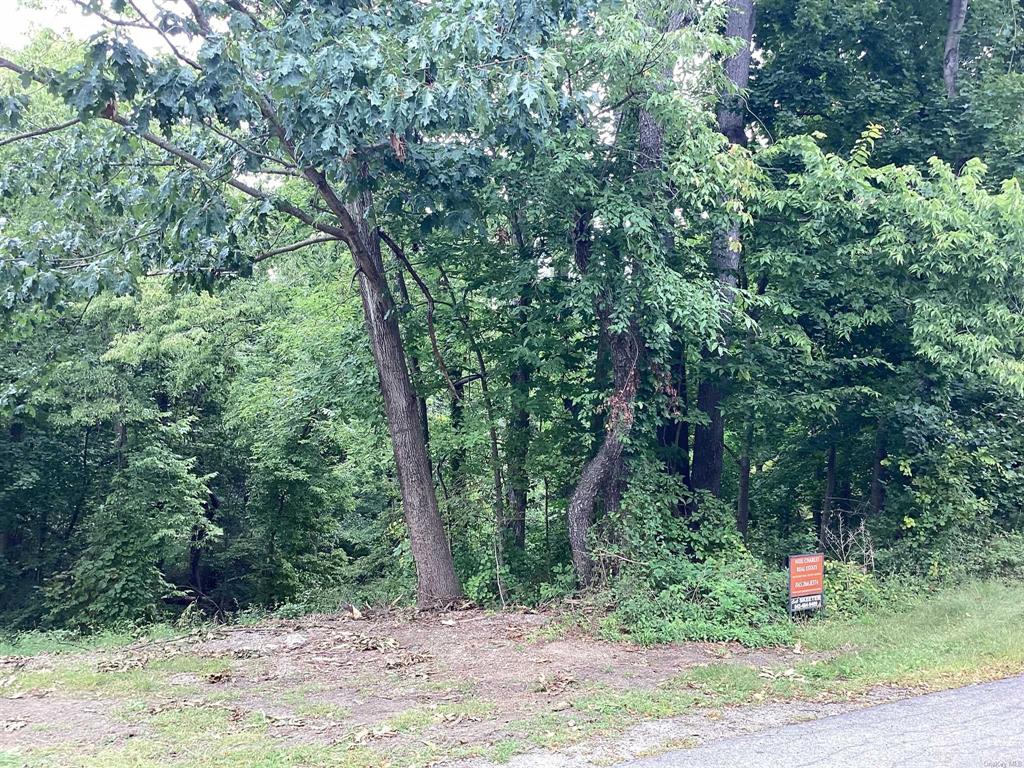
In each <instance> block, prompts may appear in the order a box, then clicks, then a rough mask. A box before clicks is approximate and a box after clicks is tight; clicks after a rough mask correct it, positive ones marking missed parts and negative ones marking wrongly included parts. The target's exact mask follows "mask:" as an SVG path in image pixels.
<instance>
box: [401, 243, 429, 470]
mask: <svg viewBox="0 0 1024 768" xmlns="http://www.w3.org/2000/svg"><path fill="white" fill-rule="evenodd" d="M395 261H396V262H397V261H398V260H397V259H395ZM396 267H397V268H396V270H395V288H397V289H398V298H399V299H401V300H402V304H403V305H404V306H405V307H406V308H409V307H411V306H412V302H411V301H410V300H409V287H408V286H407V285H406V284H405V275H404V274H403V272H402V265H401V264H400V263H399V264H397V265H396ZM399 327H401V326H399ZM409 372H410V374H411V379H412V382H413V389H414V390H415V391H416V407H417V408H418V410H419V413H420V424H422V425H423V439H424V440H425V441H426V443H427V445H430V422H429V421H428V419H427V398H425V397H423V396H422V395H421V394H420V393H419V387H417V384H419V385H420V386H422V382H423V372H422V369H421V368H420V359H419V357H417V356H416V355H409ZM428 459H429V452H428Z"/></svg>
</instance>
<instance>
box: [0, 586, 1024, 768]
mask: <svg viewBox="0 0 1024 768" xmlns="http://www.w3.org/2000/svg"><path fill="white" fill-rule="evenodd" d="M1022 628H1024V585H1013V586H1010V585H1000V584H997V583H985V584H977V585H973V586H970V587H966V588H962V589H959V590H957V591H955V592H946V593H940V594H938V595H934V596H931V597H929V598H928V599H926V600H922V601H920V602H918V603H916V604H915V605H914V606H912V607H911V608H910V609H909V610H906V611H904V612H901V613H888V612H887V613H879V614H877V615H873V616H867V617H862V618H860V619H856V620H845V621H840V620H835V619H833V620H826V621H816V622H811V623H808V624H807V625H805V626H802V627H801V628H800V629H799V630H798V632H797V636H798V638H799V639H798V640H797V641H796V642H795V643H794V645H792V646H788V647H781V648H770V649H760V650H752V649H745V648H742V647H740V646H738V645H734V644H723V643H683V644H676V645H667V646H658V647H652V648H640V647H636V646H631V645H627V644H623V643H611V642H607V641H603V640H600V639H597V638H595V637H594V636H592V635H591V634H590V633H588V632H586V631H585V630H584V629H583V628H582V626H581V623H580V622H579V620H578V617H577V616H576V615H574V614H572V613H565V612H549V613H535V612H511V611H508V612H502V613H488V612H484V611H480V610H468V611H460V612H455V613H451V614H442V615H418V616H417V615H414V614H412V613H410V612H388V613H382V614H379V615H378V614H372V615H367V616H361V617H359V618H356V617H354V616H353V615H351V614H340V615H331V616H324V615H319V616H310V617H306V618H302V619H297V620H268V621H264V622H261V623H259V624H256V625H252V626H225V627H217V628H210V629H206V630H203V631H201V632H194V633H191V634H188V635H184V636H176V637H175V636H171V637H163V638H160V639H151V640H146V641H135V642H133V643H130V644H128V645H121V646H117V647H93V648H81V647H73V648H70V649H60V648H52V647H47V646H46V644H45V643H43V644H42V645H41V646H39V647H32V641H31V640H30V639H23V640H22V641H21V642H20V644H17V645H14V646H9V647H6V648H3V649H0V652H4V653H7V654H8V655H6V656H2V657H0V766H3V768H8V767H13V766H32V767H33V768H35V767H36V766H47V767H48V768H72V767H74V768H99V767H100V766H103V768H128V767H129V766H131V768H155V766H181V767H182V768H184V767H185V766H188V767H189V768H228V766H230V767H231V768H284V767H285V766H288V767H299V766H308V767H310V768H314V767H318V766H345V767H346V768H364V767H365V768H369V767H371V766H373V767H377V766H391V767H392V768H405V767H411V766H426V765H440V764H445V765H448V764H454V765H461V766H484V765H491V764H501V763H509V762H510V761H511V763H512V764H514V765H519V766H532V767H536V768H540V767H541V766H551V767H552V768H554V767H556V766H557V767H558V768H569V767H570V766H571V767H577V766H579V767H582V766H607V765H614V764H615V763H617V762H619V761H621V760H625V759H628V758H632V757H637V756H641V755H647V754H655V753H657V752H659V751H665V750H668V749H673V748H680V747H686V746H692V745H696V744H699V743H703V742H706V741H709V740H714V739H717V738H722V737H726V736H733V735H737V734H741V733H750V732H755V731H758V730H760V729H764V728H769V727H773V726H776V725H781V724H785V723H790V722H797V721H801V720H806V719H811V718H816V717H821V716H825V715H830V714H835V713H838V712H843V711H847V710H850V709H855V708H859V707H863V706H868V705H871V704H875V703H878V702H881V701H888V700H894V699H898V698H903V697H906V696H910V695H915V694H917V693H920V692H923V691H928V690H936V689H940V688H948V687H953V686H957V685H961V684H967V683H971V682H978V681H981V680H989V679H996V678H999V677H1004V676H1008V675H1010V674H1015V673H1019V672H1021V671H1024V631H1022ZM36 651H39V652H36Z"/></svg>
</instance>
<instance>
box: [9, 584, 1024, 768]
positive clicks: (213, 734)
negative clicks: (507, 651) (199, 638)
mask: <svg viewBox="0 0 1024 768" xmlns="http://www.w3.org/2000/svg"><path fill="white" fill-rule="evenodd" d="M896 607H897V608H900V609H901V610H889V611H876V612H873V613H871V614H870V615H866V616H863V617H860V618H854V619H839V618H832V619H822V620H814V621H810V622H807V623H804V624H801V625H800V626H799V627H797V628H796V636H797V638H798V639H799V642H800V644H801V646H802V648H803V649H804V652H803V654H794V653H787V654H786V655H784V656H782V657H780V658H777V659H776V661H775V664H776V666H774V667H773V668H772V670H771V672H770V673H763V671H762V670H759V669H756V668H753V667H750V666H745V665H742V664H738V663H735V662H731V663H730V662H725V661H723V662H721V663H716V664H710V665H707V666H703V667H696V668H693V669H688V670H686V671H685V672H683V673H682V674H680V675H678V676H677V677H675V678H673V679H671V680H669V681H667V682H665V683H664V684H662V685H659V686H658V687H656V688H655V689H653V690H628V689H626V690H622V689H618V688H613V687H609V686H596V685H587V684H586V683H585V682H584V683H581V684H580V685H578V686H577V687H575V688H574V689H572V690H571V692H568V693H567V694H565V697H564V700H565V701H567V702H568V704H569V706H568V707H565V708H563V706H562V705H560V706H559V707H558V709H559V711H550V710H548V711H545V709H546V708H549V707H552V705H553V704H554V702H551V701H549V700H548V699H547V698H545V697H544V696H543V695H541V694H538V695H537V698H536V699H535V700H534V701H532V703H531V706H532V707H533V709H532V710H530V709H526V710H525V712H526V714H524V716H523V719H522V720H520V721H517V722H513V723H511V724H509V725H507V726H505V727H504V728H502V729H498V730H497V735H496V736H495V737H494V738H493V741H491V742H487V741H482V742H480V743H469V744H464V745H461V744H455V743H453V741H452V740H451V739H446V738H445V725H446V724H447V723H450V722H451V720H452V719H454V718H458V717H460V716H463V717H468V718H481V719H483V720H487V719H488V718H489V717H493V716H494V709H495V707H494V705H493V703H492V702H490V701H487V700H484V699H479V698H473V697H469V698H467V699H465V700H464V701H461V702H455V703H446V704H441V705H440V706H437V707H424V706H417V707H413V708H411V709H408V710H406V711H404V712H401V713H399V714H398V715H395V716H394V717H393V718H392V719H391V720H389V721H388V722H386V723H381V724H380V725H382V726H386V729H385V730H387V729H390V731H392V733H391V734H390V735H386V734H385V735H382V736H381V737H380V738H378V737H377V736H371V737H370V738H369V739H368V740H367V741H366V742H365V743H362V742H360V743H353V737H352V736H350V737H349V739H348V740H347V741H346V740H342V741H340V742H336V743H332V744H317V743H309V744H301V743H295V742H292V741H285V740H283V739H281V738H279V737H278V736H276V735H275V732H274V728H273V727H272V725H271V723H270V722H268V721H267V720H266V719H265V718H262V717H259V716H254V715H246V716H243V717H238V716H237V715H233V714H232V711H231V708H230V707H228V706H225V705H224V704H225V702H224V701H221V700H220V699H218V696H219V692H218V691H216V690H207V689H206V688H203V689H202V693H203V696H202V698H201V699H199V701H200V702H202V703H203V704H204V705H203V706H184V705H178V706H175V705H170V706H167V707H165V708H163V709H158V710H157V711H155V712H153V711H152V710H151V709H150V707H149V702H151V701H152V700H153V697H154V696H157V695H158V696H159V697H160V698H161V700H164V701H166V697H167V695H168V694H170V695H171V696H175V695H178V694H180V693H181V692H183V691H187V690H188V688H187V687H184V686H178V687H174V688H169V679H170V678H173V677H174V676H175V675H178V674H182V673H191V674H195V675H205V674H209V673H211V672H219V671H223V670H224V669H226V668H227V667H228V666H229V664H228V663H226V662H224V661H222V660H216V659H206V658H201V657H195V656H188V655H180V656H172V657H169V658H166V659H159V660H154V661H153V662H151V663H150V664H149V665H147V666H146V667H145V668H143V669H137V670H125V671H109V672H98V671H97V670H96V668H95V666H91V665H87V664H83V663H82V662H81V661H79V660H77V659H60V658H54V659H53V663H52V665H50V666H49V667H48V668H46V669H40V670H35V671H22V672H18V673H15V681H14V683H13V688H7V689H6V690H24V689H27V688H30V687H31V688H53V689H56V690H58V691H62V692H71V693H74V694H75V695H85V696H88V697H92V698H98V697H103V698H105V699H109V700H112V701H113V702H114V703H115V704H118V705H119V708H118V709H117V710H116V711H117V713H118V716H119V717H121V718H123V719H126V720H129V721H131V722H133V723H137V724H138V726H139V727H138V735H137V736H136V737H135V738H132V739H131V740H129V741H125V742H123V743H120V744H117V745H114V746H101V745H97V746H93V747H85V748H83V747H78V746H76V747H61V748H52V749H35V750H30V751H24V752H21V753H19V754H12V753H7V754H6V755H5V753H3V752H0V768H13V767H14V766H18V768H21V767H22V766H27V767H28V768H44V767H45V768H157V766H159V767H160V768H165V767H166V768H327V766H331V767H332V768H333V767H334V766H346V768H371V767H373V768H376V766H381V765H388V766H389V767H390V768H414V767H415V766H423V765H427V764H430V763H431V762H436V761H439V760H441V759H448V760H454V759H457V758H469V757H477V756H487V757H488V758H489V759H491V760H494V761H495V762H507V761H508V760H510V759H511V758H512V757H513V756H515V755H517V754H520V753H522V752H524V751H526V750H528V749H531V748H536V747H541V748H559V747H564V746H567V745H569V744H573V743H577V742H580V741H584V740H586V739H589V738H594V737H598V736H608V735H612V734H616V733H621V732H622V731H624V730H625V729H627V728H629V727H630V726H632V725H635V724H636V723H638V722H640V721H643V720H652V719H658V718H666V717H673V716H677V715H681V714H684V713H689V712H694V711H704V712H712V711H713V710H715V709H719V708H723V707H727V706H732V705H742V704H750V703H763V702H771V701H776V700H778V701H787V700H795V699H801V698H810V697H813V698H815V699H821V700H829V699H834V700H838V699H845V698H847V697H849V696H851V695H857V694H859V693H863V692H866V691H869V690H871V689H873V688H876V687H878V686H883V685H886V686H902V687H910V688H915V689H918V688H920V689H937V688H945V687H950V686H955V685H960V684H966V683H972V682H977V681H981V680H987V679H992V678H997V677H1000V676H1005V675H1008V674H1013V673H1016V672H1020V671H1022V670H1024V631H1022V630H1024V584H1013V585H1006V584H998V583H979V584H971V585H966V586H962V587H959V588H957V589H955V590H947V591H943V592H940V593H936V594H934V595H931V596H928V597H925V598H922V599H920V600H918V601H916V602H914V603H913V604H911V605H906V606H896ZM20 642H21V643H22V644H21V646H20V647H21V648H23V649H28V648H29V647H30V646H31V643H27V642H26V640H25V639H24V638H23V639H22V640H21V641H20ZM31 642H38V643H40V646H41V647H43V646H45V647H46V648H47V650H46V652H48V653H51V652H53V651H52V647H53V646H52V644H50V645H47V644H46V643H45V642H43V641H42V640H40V639H39V638H38V637H37V638H35V639H33V640H32V641H31ZM104 642H107V641H104ZM94 647H102V646H94ZM434 685H437V686H438V687H441V688H443V689H444V690H450V689H451V688H452V687H453V685H452V681H447V680H446V681H438V682H437V683H435V684H434ZM460 687H461V686H460ZM320 690H321V689H320V686H318V685H313V684H305V685H299V686H296V687H295V688H292V689H290V690H284V691H278V692H276V694H275V695H277V696H278V697H279V699H280V700H281V701H284V702H287V703H289V704H291V705H292V706H293V709H294V711H295V714H296V715H298V716H300V717H307V718H313V719H324V720H334V721H338V722H340V721H343V720H345V719H347V718H348V716H349V715H350V713H349V712H348V710H346V709H345V708H343V707H337V706H335V705H332V704H330V703H324V702H320V701H317V700H316V698H315V694H316V693H318V692H320ZM193 698H194V697H193ZM538 710H539V711H538ZM531 712H532V714H531ZM394 732H397V735H396V734H395V733H394Z"/></svg>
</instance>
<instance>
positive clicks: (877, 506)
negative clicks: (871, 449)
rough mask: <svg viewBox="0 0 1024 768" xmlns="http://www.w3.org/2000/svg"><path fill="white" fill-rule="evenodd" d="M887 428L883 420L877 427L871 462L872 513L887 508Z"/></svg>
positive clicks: (880, 511)
mask: <svg viewBox="0 0 1024 768" xmlns="http://www.w3.org/2000/svg"><path fill="white" fill-rule="evenodd" d="M886 455H887V453H886V450H885V429H884V427H883V424H882V420H881V419H879V420H878V426H877V427H876V428H875V455H874V458H873V460H872V462H871V513H872V514H873V515H879V514H881V513H882V510H883V509H885V482H884V479H883V477H884V470H885V468H884V467H883V466H882V462H883V461H885V457H886Z"/></svg>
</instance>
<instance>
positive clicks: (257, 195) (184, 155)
mask: <svg viewBox="0 0 1024 768" xmlns="http://www.w3.org/2000/svg"><path fill="white" fill-rule="evenodd" d="M0 64H2V62H0ZM108 119H109V120H110V121H111V122H112V123H117V124H118V125H120V126H121V127H122V128H124V129H125V130H127V131H128V132H129V133H133V134H134V135H136V136H138V137H139V138H141V139H143V140H145V141H147V142H149V143H150V144H153V145H155V146H157V147H160V149H162V150H164V151H165V152H167V153H169V154H171V155H174V156H175V157H177V158H178V159H179V160H182V161H184V162H185V163H188V164H189V165H191V166H193V167H195V168H198V169H199V170H201V171H202V172H203V173H206V174H207V175H211V176H212V174H211V173H210V166H209V165H208V164H207V163H205V162H203V161H202V160H200V159H199V158H198V157H196V156H195V155H193V154H192V153H191V152H188V151H187V150H184V149H182V148H181V147H178V146H176V145H174V144H172V143H171V142H169V141H167V140H166V139H164V138H162V137H160V136H157V135H156V134H153V133H150V132H149V131H135V130H133V126H132V124H131V123H130V122H129V121H128V120H126V119H125V118H123V117H121V116H120V115H116V114H115V115H111V116H110V117H109V118H108ZM224 181H225V183H226V184H228V185H229V186H231V187H234V188H235V189H237V190H238V191H239V192H242V193H244V194H246V195H248V196H249V197H252V198H254V199H256V200H267V201H269V202H270V203H272V204H273V206H274V207H275V208H277V210H279V211H281V212H282V213H287V214H288V215H289V216H291V217H292V218H294V219H298V220H299V221H301V222H302V223H303V224H306V225H308V226H310V227H312V228H313V229H315V230H317V231H318V232H323V233H324V234H327V235H332V236H333V237H336V238H337V239H339V240H344V241H345V242H346V243H348V242H349V240H348V238H349V233H348V232H346V231H345V230H343V229H340V228H338V227H335V226H334V225H332V224H325V223H324V222H321V221H317V220H316V219H315V218H313V215H312V214H310V213H309V212H307V211H304V210H302V209H301V208H299V207H298V206H297V205H294V204H293V203H290V202H288V201H287V200H282V199H280V198H276V197H273V196H272V195H269V194H267V193H266V192H264V191H262V190H260V189H257V188H256V187H253V186H251V185H249V184H246V183H245V182H244V181H241V180H240V179H236V178H234V177H230V178H228V179H225V180H224Z"/></svg>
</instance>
